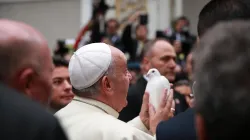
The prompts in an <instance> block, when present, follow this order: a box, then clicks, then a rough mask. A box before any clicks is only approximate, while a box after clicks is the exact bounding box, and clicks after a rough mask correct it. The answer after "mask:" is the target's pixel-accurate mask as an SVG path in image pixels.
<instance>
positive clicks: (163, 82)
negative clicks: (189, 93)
mask: <svg viewBox="0 0 250 140" xmlns="http://www.w3.org/2000/svg"><path fill="white" fill-rule="evenodd" d="M165 88H169V82H168V80H167V79H166V78H165V77H164V76H155V77H153V78H152V79H150V80H149V81H148V84H147V87H146V91H147V92H148V93H149V94H150V98H149V102H150V103H151V104H152V105H153V106H154V107H155V108H156V109H157V108H158V106H159V103H160V100H161V96H162V93H163V91H164V89H165Z"/></svg>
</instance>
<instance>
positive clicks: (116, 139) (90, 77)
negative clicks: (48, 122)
mask: <svg viewBox="0 0 250 140" xmlns="http://www.w3.org/2000/svg"><path fill="white" fill-rule="evenodd" d="M69 73H70V81H71V84H72V86H73V92H74V93H75V95H76V97H75V98H74V99H73V101H72V102H71V103H70V104H68V105H67V106H66V107H65V108H63V109H61V110H60V111H59V112H57V113H56V116H57V117H58V118H59V119H60V121H61V123H62V125H63V126H64V128H65V130H66V133H67V134H68V136H69V138H70V139H71V140H151V139H154V137H153V136H152V135H154V134H155V129H156V126H157V125H158V123H159V122H160V121H162V120H167V119H169V117H170V116H171V115H170V114H172V113H171V111H170V109H171V105H172V101H173V93H172V92H170V94H166V91H165V92H164V96H163V98H164V99H162V101H161V107H160V108H159V109H157V110H156V111H155V110H154V109H153V108H152V106H151V105H148V104H149V103H148V100H149V99H148V98H149V94H145V95H144V99H143V105H142V109H141V113H140V116H139V117H136V118H135V119H133V120H132V121H131V122H128V123H125V122H122V121H120V120H118V119H117V118H118V115H119V113H118V112H120V111H121V110H122V109H123V108H124V107H125V106H126V104H127V100H126V96H127V92H128V87H129V82H130V80H131V75H130V73H129V72H128V70H127V61H126V58H125V55H124V54H123V53H122V52H121V51H120V50H118V49H117V48H115V47H112V46H109V45H107V44H105V43H93V44H89V45H86V46H83V47H81V48H80V49H78V50H77V51H76V52H75V53H74V55H73V56H72V58H71V60H70V63H69ZM149 126H150V127H149Z"/></svg>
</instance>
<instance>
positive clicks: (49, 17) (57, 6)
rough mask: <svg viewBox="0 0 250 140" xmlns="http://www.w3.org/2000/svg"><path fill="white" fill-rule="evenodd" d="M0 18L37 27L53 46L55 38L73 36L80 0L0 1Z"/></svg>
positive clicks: (76, 26) (77, 20)
mask: <svg viewBox="0 0 250 140" xmlns="http://www.w3.org/2000/svg"><path fill="white" fill-rule="evenodd" d="M0 18H8V19H13V20H19V21H23V22H25V23H28V24H30V25H32V26H33V27H35V28H37V29H38V30H39V31H40V32H42V34H43V35H44V36H45V38H46V39H47V40H48V44H49V47H50V48H51V49H54V48H55V44H56V40H57V39H61V38H62V39H65V38H75V37H76V35H77V33H78V31H79V29H80V0H43V1H37V0H36V2H34V1H28V2H11V3H1V0H0Z"/></svg>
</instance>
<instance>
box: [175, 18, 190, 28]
mask: <svg viewBox="0 0 250 140" xmlns="http://www.w3.org/2000/svg"><path fill="white" fill-rule="evenodd" d="M180 20H185V21H187V23H188V25H190V21H189V19H188V18H187V17H185V16H181V17H178V18H177V19H176V20H174V21H173V24H172V25H173V26H176V24H177V23H178V22H179V21H180Z"/></svg>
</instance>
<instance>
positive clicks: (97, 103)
mask: <svg viewBox="0 0 250 140" xmlns="http://www.w3.org/2000/svg"><path fill="white" fill-rule="evenodd" d="M73 100H75V101H79V102H82V103H86V104H89V105H91V106H94V107H96V108H99V109H100V110H102V111H103V112H105V113H107V114H109V115H112V116H114V117H115V118H118V116H119V113H118V112H117V111H115V110H114V109H113V108H112V107H110V106H108V105H107V104H104V103H102V102H100V101H97V100H93V99H90V98H82V97H79V96H75V97H74V99H73Z"/></svg>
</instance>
